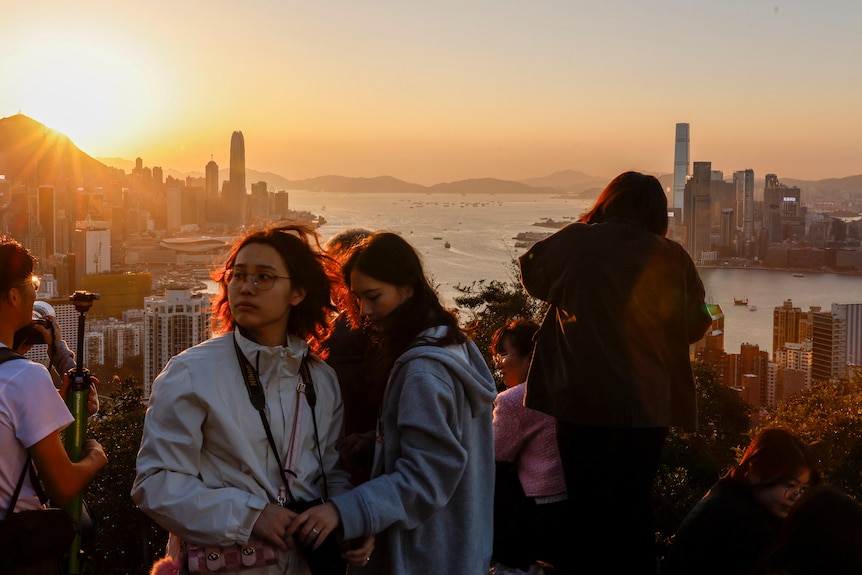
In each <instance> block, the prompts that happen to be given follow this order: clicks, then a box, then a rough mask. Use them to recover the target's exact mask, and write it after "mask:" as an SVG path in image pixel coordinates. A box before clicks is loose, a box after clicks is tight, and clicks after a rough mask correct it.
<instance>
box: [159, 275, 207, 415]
mask: <svg viewBox="0 0 862 575" xmlns="http://www.w3.org/2000/svg"><path fill="white" fill-rule="evenodd" d="M211 315H212V314H211V311H210V306H209V299H208V298H207V297H205V296H204V295H202V294H200V293H195V292H192V291H191V290H190V289H188V288H177V289H166V290H165V295H162V296H150V297H147V298H144V399H145V400H147V399H149V397H150V391H151V390H152V387H153V380H154V379H155V378H156V376H157V375H158V374H159V372H160V371H161V370H162V368H164V367H165V365H166V364H167V363H168V360H169V359H170V358H172V357H173V356H175V355H177V354H178V353H180V352H182V351H183V350H185V349H188V348H190V347H192V346H193V345H196V344H198V343H200V342H202V341H203V340H205V339H207V338H208V337H209V335H210V329H209V323H210V317H211Z"/></svg>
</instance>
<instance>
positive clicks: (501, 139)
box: [0, 0, 862, 184]
mask: <svg viewBox="0 0 862 575" xmlns="http://www.w3.org/2000/svg"><path fill="white" fill-rule="evenodd" d="M860 29H862V2H860V1H859V0H847V1H838V0H820V1H818V2H813V1H811V0H793V1H783V0H778V1H776V0H772V1H769V2H765V1H761V0H658V1H652V0H592V1H587V0H561V1H546V0H529V1H528V0H494V1H492V0H488V1H475V0H457V1H454V0H451V1H450V0H426V1H419V0H397V1H396V0H362V1H358V2H357V1H348V0H344V1H339V2H331V1H323V0H321V1H309V0H301V1H295V0H249V1H248V2H237V1H236V0H209V1H206V2H204V1H189V0H170V1H167V0H148V1H147V2H117V1H115V0H80V1H78V2H69V1H68V0H36V1H34V0H0V117H6V116H10V115H12V114H15V113H17V112H19V111H20V112H22V113H24V114H26V115H28V116H31V117H33V118H35V119H36V120H39V121H41V122H43V123H45V124H47V125H48V126H49V127H51V128H55V129H58V130H60V131H63V132H65V133H67V134H68V135H69V136H70V137H71V138H72V139H73V141H74V142H75V143H76V144H78V146H79V147H81V148H82V149H83V150H84V151H86V152H87V153H89V154H90V155H93V156H117V157H123V158H127V159H134V158H135V157H136V156H140V157H142V158H143V159H144V164H145V165H147V166H154V165H155V166H162V167H163V168H165V169H168V168H175V169H179V170H183V171H190V170H197V171H203V167H204V165H205V164H206V163H207V162H208V161H209V160H210V156H212V158H213V159H214V160H215V161H216V162H218V164H219V165H220V166H221V167H227V165H228V159H229V147H230V136H231V132H232V131H233V130H242V132H243V133H244V135H245V145H246V161H247V165H248V166H249V167H250V168H253V169H256V170H264V171H273V172H276V173H278V174H280V175H283V176H285V177H287V178H291V179H299V178H306V177H314V176H320V175H326V174H339V175H346V176H364V177H371V176H378V175H383V174H386V175H392V176H395V177H398V178H401V179H405V180H408V181H412V182H418V183H425V184H430V183H437V182H444V181H452V180H458V179H463V178H473V177H498V178H505V179H523V178H529V177H536V176H544V175H548V174H550V173H552V172H555V171H559V170H565V169H577V170H583V171H585V172H587V173H590V174H593V175H598V176H609V177H610V176H613V175H616V173H618V172H620V171H623V170H626V169H638V170H646V171H653V172H662V173H668V172H672V171H673V137H674V124H675V123H676V122H689V123H690V124H691V134H692V143H691V151H692V160H695V161H712V163H713V168H714V169H720V170H723V171H724V172H725V174H726V175H729V174H730V173H731V172H733V171H734V170H739V169H744V168H754V170H755V174H756V177H757V179H758V180H760V179H762V177H763V175H764V174H765V173H766V172H774V173H777V174H778V175H779V177H787V178H805V179H819V178H825V177H842V176H849V175H855V174H860V173H862V64H860V57H862V34H860Z"/></svg>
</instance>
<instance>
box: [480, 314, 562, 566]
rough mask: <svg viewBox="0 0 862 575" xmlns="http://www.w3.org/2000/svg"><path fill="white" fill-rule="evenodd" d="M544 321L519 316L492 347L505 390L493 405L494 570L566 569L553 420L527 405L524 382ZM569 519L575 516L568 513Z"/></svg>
mask: <svg viewBox="0 0 862 575" xmlns="http://www.w3.org/2000/svg"><path fill="white" fill-rule="evenodd" d="M538 329H539V325H538V324H537V323H536V322H534V321H532V320H526V319H517V320H514V321H511V322H509V323H508V324H506V325H504V326H503V327H501V328H500V329H498V330H497V332H496V333H495V334H494V338H493V340H492V343H491V351H492V353H493V354H494V363H495V366H496V368H497V371H498V374H499V378H500V379H501V380H502V382H503V384H504V385H505V386H506V387H507V389H506V390H505V391H503V392H501V393H500V394H499V395H498V396H497V400H496V402H495V404H494V456H495V459H496V460H497V467H498V474H497V478H498V482H497V489H496V493H495V498H494V560H495V561H497V565H496V566H495V568H494V569H495V570H494V571H493V573H495V574H500V575H503V574H509V573H513V574H519V573H535V572H536V570H537V565H536V561H537V560H541V561H543V562H547V563H552V564H554V565H555V567H556V571H555V572H557V573H564V572H565V568H564V566H563V565H562V564H561V561H562V560H563V559H564V558H565V555H566V554H565V553H564V551H563V537H564V532H565V530H564V529H563V526H564V525H565V522H566V516H565V514H566V508H567V498H566V482H565V479H564V477H563V467H562V463H561V462H560V452H559V450H558V448H557V434H556V427H555V420H554V418H553V417H551V416H550V415H546V414H544V413H542V412H541V411H535V410H532V409H529V408H527V407H524V390H525V389H526V386H525V384H524V382H525V381H526V380H527V371H528V370H529V368H530V360H531V359H532V357H533V337H534V336H535V334H536V331H538ZM569 520H571V518H569Z"/></svg>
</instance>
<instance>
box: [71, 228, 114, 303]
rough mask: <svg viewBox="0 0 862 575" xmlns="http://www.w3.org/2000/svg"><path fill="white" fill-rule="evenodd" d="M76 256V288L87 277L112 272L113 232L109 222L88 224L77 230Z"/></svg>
mask: <svg viewBox="0 0 862 575" xmlns="http://www.w3.org/2000/svg"><path fill="white" fill-rule="evenodd" d="M75 256H76V259H75V264H76V266H77V269H76V270H75V276H76V281H77V282H78V283H77V284H76V286H79V285H80V282H81V281H82V278H83V277H84V276H85V275H98V274H102V273H107V272H110V271H111V230H110V229H108V223H107V222H87V223H86V227H85V228H78V229H76V230H75ZM75 289H78V288H77V287H76V288H75Z"/></svg>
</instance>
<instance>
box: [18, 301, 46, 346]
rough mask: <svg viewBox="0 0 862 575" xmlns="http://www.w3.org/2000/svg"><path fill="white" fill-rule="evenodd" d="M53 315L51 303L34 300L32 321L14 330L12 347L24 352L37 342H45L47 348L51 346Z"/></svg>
mask: <svg viewBox="0 0 862 575" xmlns="http://www.w3.org/2000/svg"><path fill="white" fill-rule="evenodd" d="M53 316H54V308H53V307H52V306H51V304H49V303H47V302H44V301H37V302H35V303H34V304H33V321H32V322H30V323H29V324H28V325H25V326H24V327H22V328H21V329H19V330H18V331H16V332H15V340H14V342H13V344H12V349H14V350H15V351H17V352H18V353H21V354H24V353H27V352H28V351H30V348H31V347H33V346H34V345H37V344H42V343H47V344H48V346H49V348H50V347H53V345H54V339H55V338H54V335H55V332H54V329H55V322H53V321H51V318H52V317H53ZM55 321H56V320H55Z"/></svg>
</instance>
